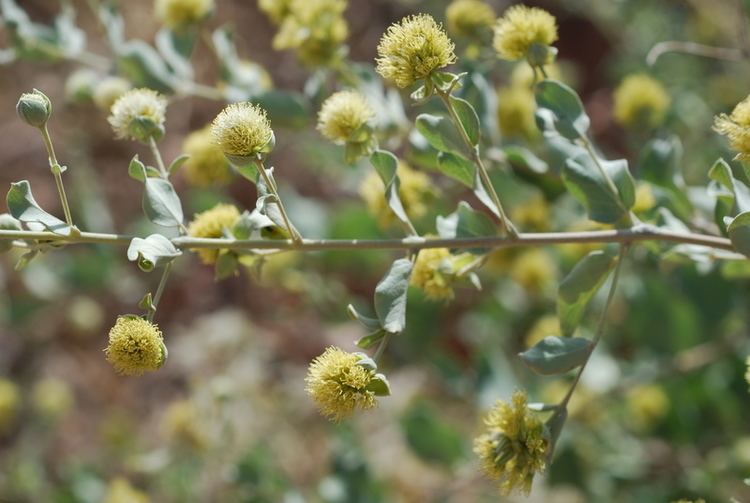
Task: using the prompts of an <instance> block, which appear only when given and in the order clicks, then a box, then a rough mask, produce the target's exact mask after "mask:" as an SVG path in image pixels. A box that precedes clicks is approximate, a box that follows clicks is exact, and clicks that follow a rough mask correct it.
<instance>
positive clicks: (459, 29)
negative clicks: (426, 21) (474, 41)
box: [445, 0, 495, 37]
mask: <svg viewBox="0 0 750 503" xmlns="http://www.w3.org/2000/svg"><path fill="white" fill-rule="evenodd" d="M445 20H446V24H447V25H448V31H449V32H450V33H452V34H454V35H458V36H460V37H476V36H477V35H481V33H482V31H483V30H485V29H486V28H489V27H490V26H492V24H493V23H494V22H495V12H494V11H493V10H492V7H490V6H489V5H487V4H486V3H484V2H482V1H481V0H453V2H451V3H450V5H448V8H447V9H446V10H445Z"/></svg>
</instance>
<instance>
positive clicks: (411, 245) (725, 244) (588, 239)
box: [0, 225, 742, 258]
mask: <svg viewBox="0 0 750 503" xmlns="http://www.w3.org/2000/svg"><path fill="white" fill-rule="evenodd" d="M133 237H134V236H126V235H120V234H102V233H95V232H82V233H80V235H76V236H62V235H60V234H54V233H52V232H32V231H13V230H0V240H22V241H25V242H28V241H39V242H54V243H55V244H58V245H65V244H78V243H99V244H111V245H122V246H125V245H128V244H129V243H130V241H131V239H133ZM637 241H665V242H671V243H682V244H691V245H700V246H706V247H709V248H715V249H719V250H727V251H734V247H733V246H732V243H731V241H730V240H728V239H726V238H723V237H719V236H712V235H708V234H696V233H689V232H673V231H669V230H665V229H661V228H658V227H654V226H651V225H637V226H635V227H632V228H629V229H612V230H600V231H583V232H538V233H524V234H519V235H518V237H504V236H481V237H470V238H453V239H443V238H422V237H409V238H404V239H304V240H303V241H302V242H301V243H294V242H293V241H292V240H268V239H236V240H235V239H207V238H194V237H189V236H181V237H175V238H172V243H173V244H174V245H175V246H177V247H178V248H183V249H223V250H296V251H317V250H419V249H425V248H453V249H467V248H505V247H512V246H535V245H536V246H539V245H548V244H570V243H634V242H637ZM13 244H14V245H16V244H20V243H17V242H14V243H13ZM737 258H742V256H741V255H737Z"/></svg>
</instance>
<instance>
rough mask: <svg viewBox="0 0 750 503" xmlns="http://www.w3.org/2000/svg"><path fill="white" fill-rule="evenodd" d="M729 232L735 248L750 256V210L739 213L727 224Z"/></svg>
mask: <svg viewBox="0 0 750 503" xmlns="http://www.w3.org/2000/svg"><path fill="white" fill-rule="evenodd" d="M727 234H729V239H731V240H732V245H734V248H735V250H737V251H738V252H740V253H742V254H743V255H745V256H746V257H750V211H746V212H744V213H740V214H739V215H737V216H736V217H735V218H734V219H733V220H732V221H731V223H730V224H729V225H727Z"/></svg>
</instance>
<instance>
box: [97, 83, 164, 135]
mask: <svg viewBox="0 0 750 503" xmlns="http://www.w3.org/2000/svg"><path fill="white" fill-rule="evenodd" d="M166 110H167V100H166V99H164V97H163V96H161V95H160V94H159V93H157V92H156V91H152V90H151V89H131V90H129V91H127V92H126V93H124V94H123V95H121V96H120V97H119V98H117V100H116V101H115V102H114V103H113V104H112V108H111V109H110V116H109V119H108V120H109V124H110V125H111V126H112V129H113V130H114V132H115V136H117V137H118V138H132V139H133V140H138V141H140V142H142V143H149V140H150V138H154V139H155V140H158V139H160V138H161V137H162V136H163V135H164V119H165V113H166Z"/></svg>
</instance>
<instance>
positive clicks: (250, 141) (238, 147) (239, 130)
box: [211, 102, 273, 163]
mask: <svg viewBox="0 0 750 503" xmlns="http://www.w3.org/2000/svg"><path fill="white" fill-rule="evenodd" d="M211 137H212V138H213V141H214V143H215V144H216V145H218V146H219V148H220V149H221V151H222V152H224V155H226V156H227V157H229V158H230V160H232V159H234V160H236V161H239V162H241V163H246V162H249V161H251V160H253V159H254V158H255V157H256V156H257V155H258V154H260V153H265V152H268V151H269V150H270V149H271V148H273V145H272V143H273V130H272V129H271V121H269V120H268V115H267V114H266V111H265V110H263V109H262V108H261V107H259V106H257V105H253V104H252V103H248V102H242V103H233V104H231V105H229V106H227V107H226V108H225V109H224V110H222V111H221V112H220V113H219V115H217V116H216V118H215V119H214V120H213V122H212V123H211Z"/></svg>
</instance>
